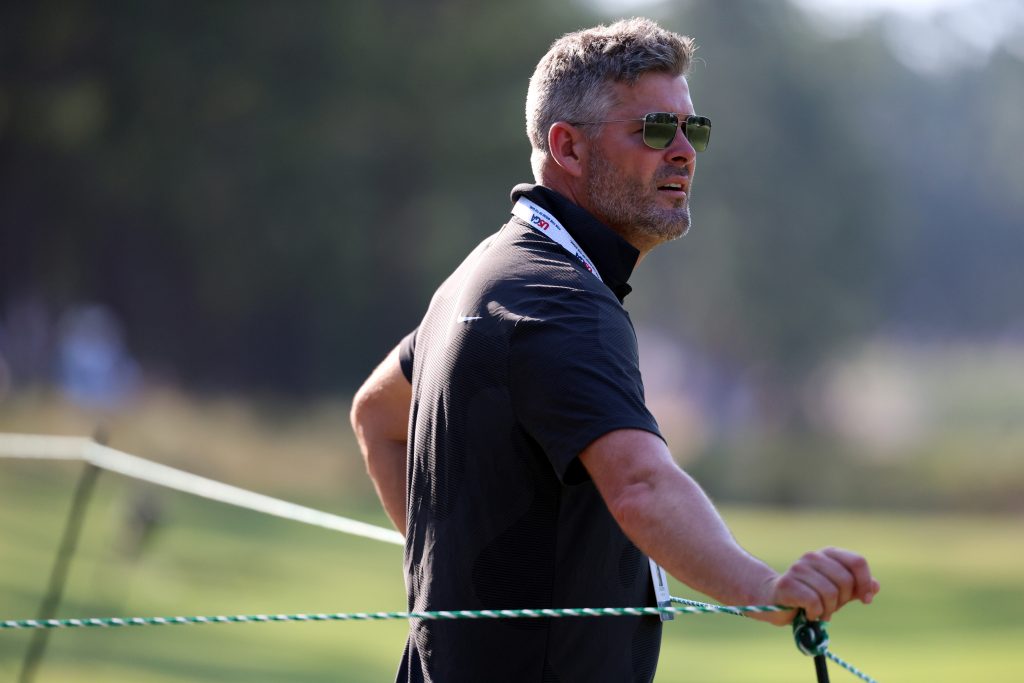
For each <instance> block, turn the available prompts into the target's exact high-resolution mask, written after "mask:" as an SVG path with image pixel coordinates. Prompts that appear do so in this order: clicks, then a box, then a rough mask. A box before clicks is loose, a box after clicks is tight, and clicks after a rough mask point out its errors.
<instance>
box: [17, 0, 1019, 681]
mask: <svg viewBox="0 0 1024 683" xmlns="http://www.w3.org/2000/svg"><path fill="white" fill-rule="evenodd" d="M876 4H878V3H875V2H862V3H857V4H856V5H850V4H848V3H842V2H840V1H839V0H799V1H796V0H794V2H786V1H783V0H720V1H718V2H712V1H710V0H703V1H698V0H690V1H687V2H667V3H658V2H637V1H636V0H633V1H627V0H617V1H616V0H601V1H600V2H598V1H597V0H593V1H592V2H561V3H550V2H542V1H541V0H524V1H523V2H519V3H514V4H513V3H472V2H468V1H465V0H430V1H422V0H419V1H416V2H413V1H412V0H397V1H396V2H391V3H386V4H381V3H370V2H336V3H328V2H322V3H306V4H303V5H298V6H296V5H291V4H285V3H274V2H255V3H241V2H220V3H197V2H175V3H169V2H148V3H103V4H102V5H100V4H94V3H87V2H76V1H73V0H64V1H57V0H41V1H39V2H34V3H7V4H5V5H4V6H3V7H2V8H0V431H13V432H30V433H46V434H74V435H88V434H91V433H92V432H93V430H95V429H96V427H97V426H98V425H101V424H102V425H104V426H105V428H106V429H107V431H108V432H109V433H110V435H111V445H113V446H114V447H116V448H120V449H122V450H126V451H130V452H132V453H136V454H138V455H141V456H143V457H146V458H150V459H153V460H157V461H159V462H163V463H167V464H170V465H173V466H177V467H182V468H184V469H188V470H190V471H194V472H197V473H199V474H203V475H205V476H209V477H213V478H216V479H221V480H225V481H229V482H231V483H234V484H237V485H240V486H244V487H247V488H252V489H256V490H259V491H261V492H264V493H269V494H271V495H277V496H282V497H286V498H288V499H290V500H296V501H298V502H303V503H305V504H309V505H314V506H317V507H321V508H324V509H329V510H333V511H336V512H339V513H341V514H346V515H349V516H355V517H358V518H360V519H366V520H368V521H376V522H378V523H381V524H383V523H385V520H384V517H383V515H382V514H381V513H380V511H379V509H378V506H377V505H376V503H375V501H374V499H373V494H372V487H371V486H370V484H369V482H368V480H367V479H366V476H365V474H364V473H363V470H362V464H361V462H360V459H359V456H358V453H357V451H356V449H355V445H354V441H353V439H352V436H351V433H350V430H349V428H348V426H347V409H348V402H349V400H350V397H351V394H352V392H353V390H354V389H355V387H356V386H357V385H358V383H359V382H360V381H361V379H362V378H363V377H365V375H366V374H367V373H368V372H369V371H370V369H371V368H372V367H373V366H374V364H375V363H376V362H378V361H379V359H380V358H382V357H383V356H384V354H385V353H386V352H387V350H388V349H390V348H391V346H392V345H393V344H394V343H396V342H397V340H398V339H399V338H400V337H401V335H402V334H404V333H405V332H406V331H408V330H409V329H411V328H412V327H413V326H415V325H416V323H417V321H418V318H419V316H420V315H421V313H422V310H423V308H424V307H425V305H426V302H427V301H428V299H429V297H430V295H431V293H432V292H433V289H434V287H436V285H437V284H438V283H439V282H440V281H441V279H442V278H443V277H444V276H445V275H446V274H447V272H448V271H449V270H450V269H451V268H452V267H454V265H456V264H457V263H458V262H459V261H460V260H461V258H462V257H463V255H464V254H465V252H466V251H468V250H469V249H470V248H471V247H472V246H473V245H475V244H476V243H477V242H478V241H479V240H480V239H482V238H483V237H484V236H486V235H487V234H490V233H491V232H493V231H494V230H495V229H496V228H497V227H498V226H500V225H501V224H502V223H503V222H504V221H505V220H506V217H507V212H508V209H509V206H510V205H509V203H508V192H509V190H510V189H511V187H512V186H513V185H514V184H515V183H518V182H523V181H528V180H530V170H529V163H528V157H529V146H528V143H527V141H526V137H525V133H524V131H523V128H524V124H523V100H524V97H525V92H526V87H527V81H528V78H529V75H530V73H531V72H532V69H533V67H534V65H535V64H536V61H537V60H538V59H539V58H540V56H541V55H542V54H543V53H544V51H545V50H546V48H547V46H548V45H549V44H550V42H551V41H552V40H554V39H555V38H556V37H557V36H558V35H560V34H561V33H564V32H566V31H569V30H575V29H577V28H580V27H583V26H588V25H592V24H594V23H596V22H599V21H607V20H610V19H613V18H616V17H618V16H623V15H629V14H633V13H638V14H646V15H649V16H652V17H653V18H655V19H658V20H660V21H661V22H662V23H663V25H665V26H666V27H668V28H671V29H674V30H678V31H680V32H683V33H687V34H690V35H692V36H694V37H695V38H696V40H697V42H698V43H699V45H700V49H699V52H698V55H699V59H698V60H697V63H696V64H695V65H694V69H693V72H692V74H691V76H690V83H691V91H692V93H693V97H694V103H695V105H696V108H697V111H698V112H699V113H701V114H706V115H708V116H710V117H711V118H712V119H713V120H714V125H715V134H714V137H713V140H712V142H711V146H710V148H709V150H708V152H707V153H705V154H702V155H701V157H700V159H699V163H698V173H697V176H696V183H695V190H694V193H693V200H692V203H693V213H694V219H695V220H694V228H693V230H692V231H691V233H690V234H689V235H687V236H686V237H685V238H684V239H683V240H681V241H680V242H678V243H675V244H672V245H668V246H666V247H663V248H662V249H659V250H657V251H656V252H655V253H653V254H652V255H651V256H650V257H649V258H647V259H646V260H645V261H644V262H643V264H642V265H641V267H640V268H638V270H637V272H636V274H635V275H634V278H633V281H632V283H633V285H634V286H635V291H634V293H633V294H631V295H630V297H629V299H628V300H627V307H628V308H629V310H630V312H631V315H632V317H633V320H634V322H635V324H636V326H637V330H638V336H639V338H640V347H641V357H642V362H643V365H644V372H645V379H646V384H647V386H646V389H647V395H648V399H649V402H650V404H651V406H652V409H653V410H654V412H655V414H656V416H657V417H658V419H659V422H660V423H661V424H662V426H663V428H664V431H665V434H666V436H667V437H668V439H669V442H670V444H671V445H672V447H673V451H674V453H675V455H676V457H677V458H678V459H679V461H680V463H682V464H683V465H684V466H685V467H686V468H687V469H688V470H690V471H691V472H693V473H694V474H695V476H697V477H698V479H699V480H700V481H701V482H702V483H703V484H704V485H705V487H706V488H707V489H708V490H709V492H710V493H711V494H712V496H713V497H714V498H715V499H716V500H717V501H719V502H720V503H722V504H723V506H724V509H725V514H726V517H727V520H728V521H729V522H730V524H731V525H732V526H733V527H734V529H735V531H736V533H737V535H738V536H739V537H740V540H741V541H742V542H743V543H744V544H745V545H747V546H748V547H749V548H750V549H751V550H753V551H754V552H755V553H757V554H759V555H761V556H763V557H765V558H766V559H768V560H769V561H771V562H772V563H773V564H774V565H776V566H778V567H780V568H781V567H783V566H785V565H786V564H787V563H788V562H790V561H791V560H792V559H794V558H795V556H796V555H797V554H799V553H800V552H802V551H803V550H805V549H807V548H811V547H815V546H819V545H824V544H837V545H847V546H851V547H854V548H857V549H858V550H861V551H862V552H864V553H865V554H867V555H868V556H869V558H870V559H871V560H872V562H873V565H874V567H875V570H876V572H877V573H878V574H879V576H880V577H881V579H882V581H883V584H884V592H883V593H882V594H881V595H880V596H879V601H878V603H877V604H876V605H874V606H872V607H870V608H863V607H856V606H855V607H851V608H850V609H849V610H847V611H846V612H844V613H842V614H841V615H840V616H839V617H838V618H837V621H836V623H835V625H834V628H833V644H834V647H835V650H836V651H837V652H838V653H839V654H840V655H841V656H846V657H848V658H849V659H851V660H852V661H853V662H854V663H856V664H858V665H860V666H862V667H863V668H864V669H866V670H867V671H868V672H869V673H871V674H874V675H876V676H877V677H878V678H880V679H882V680H907V681H912V680H920V681H934V680H943V679H944V680H958V679H973V680H985V679H993V680H994V679H997V678H999V677H1002V678H1006V677H1007V676H1009V672H1010V671H1012V669H1011V668H1010V666H1011V657H1012V650H1013V646H1012V643H1014V642H1019V640H1020V638H1021V637H1022V636H1024V626H1021V622H1020V619H1019V616H1017V615H1018V614H1019V610H1020V608H1021V607H1024V581H1022V580H1021V579H1020V577H1021V576H1024V573H1022V572H1021V569H1022V567H1021V562H1022V557H1024V553H1022V552H1021V543H1022V539H1024V533H1022V532H1024V526H1022V522H1024V457H1022V456H1024V420H1022V419H1021V416H1022V415H1024V307H1022V306H1021V305H1020V301H1021V297H1022V293H1024V268H1022V267H1021V263H1022V256H1024V230H1022V227H1024V193H1022V192H1021V183H1020V179H1019V175H1020V170H1021V164H1020V160H1019V152H1020V150H1021V149H1024V117H1022V116H1021V112H1022V111H1024V79H1021V77H1020V75H1021V73H1022V62H1024V9H1022V8H1021V6H1020V5H1019V3H1017V2H1014V0H1005V1H1004V0H974V1H971V0H946V1H945V2H937V3H935V4H936V8H935V9H933V10H931V11H925V10H920V11H916V12H915V11H911V10H910V8H912V7H917V6H918V3H903V4H902V5H903V7H904V9H903V11H899V12H897V11H895V10H890V11H882V10H878V11H874V10H873V9H872V7H874V5H876ZM76 476H77V470H76V468H75V467H74V466H71V465H66V464H64V465H58V464H50V463H25V462H11V461H4V460H0V618H4V619H7V618H27V617H30V616H32V615H33V614H34V613H35V610H36V609H37V607H38V603H39V600H40V599H41V597H42V591H43V588H44V585H45V576H46V572H47V571H48V567H49V563H50V562H51V560H52V555H53V553H54V551H55V549H56V546H57V543H58V539H59V534H60V529H61V524H62V520H63V516H64V515H65V513H66V510H67V506H68V505H69V499H70V495H71V490H72V488H73V485H74V479H75V477H76ZM140 510H142V511H150V512H151V513H152V514H153V516H154V519H155V520H156V521H155V524H154V526H153V527H152V529H151V531H152V536H151V537H147V538H148V540H147V541H146V542H143V541H142V540H140V538H139V537H138V534H137V527H136V526H133V522H132V520H134V519H137V518H138V516H139V514H140ZM678 592H681V593H683V594H684V595H685V594H686V592H685V590H684V589H682V588H680V589H679V591H678ZM403 606H404V597H403V589H402V577H401V566H400V551H399V550H398V549H397V548H392V547H388V546H385V547H378V544H375V543H373V542H371V541H363V540H360V539H347V538H343V537H338V536H337V535H336V534H331V533H330V532H326V531H322V530H317V529H304V528H301V527H300V528H297V527H296V525H294V524H292V523H289V522H283V521H276V520H270V519H265V518H263V517H262V516H260V515H257V514H254V513H247V512H242V511H236V510H231V509H227V508H225V507H223V506H220V505H217V504H214V503H207V502H202V501H196V500H192V499H189V498H188V497H186V496H182V495H179V494H170V493H166V492H159V491H156V490H154V489H152V488H151V487H145V486H141V485H136V484H133V483H131V482H127V481H125V480H123V479H121V478H119V477H116V476H114V475H103V476H102V477H101V479H100V487H99V489H98V490H97V493H96V496H95V500H94V502H93V506H92V508H91V509H90V512H89V516H88V518H87V520H86V527H85V537H84V539H83V542H82V547H81V551H80V555H79V558H78V561H77V562H76V564H75V567H74V570H73V572H72V578H71V583H70V585H69V587H68V593H67V596H66V600H65V603H64V605H63V607H62V609H61V615H62V616H104V615H118V614H138V615H150V614H166V615H169V614H212V613H218V612H224V613H250V612H263V611H273V612H305V611H353V610H362V609H368V610H369V609H372V610H391V609H400V608H402V607H403ZM403 632H404V627H403V625H401V624H367V625H361V624H332V625H323V624H320V625H261V626H216V627H209V628H203V627H183V628H171V627H164V628H162V629H159V630H158V629H140V630H138V631H132V632H128V631H118V632H114V631H109V632H108V631H100V632H93V631H90V632H88V633H84V632H83V633H78V632H76V633H72V632H62V633H57V634H54V636H53V641H52V643H51V650H50V659H48V660H47V662H45V663H44V665H43V667H42V669H41V670H40V675H39V678H38V679H37V680H40V681H47V680H50V681H78V680H82V681H87V680H88V681H92V680H104V681H115V680H118V681H119V680H125V681H127V680H132V681H186V680H189V681H195V680H203V681H214V680H218V681H219V680H242V679H245V680H265V681H282V680H289V681H291V680H295V681H319V680H325V681H326V680H345V681H371V680H387V679H389V678H390V677H391V675H392V674H393V671H394V667H395V665H396V663H397V660H398V657H399V654H400V649H401V644H402V637H403ZM666 634H667V639H666V644H665V648H664V655H663V658H662V664H661V667H660V669H659V675H658V680H659V681H664V682H669V681H677V680H678V681H682V680H701V681H710V680H714V681H730V680H737V681H738V680H765V681H768V680H779V681H783V680H787V681H788V680H805V679H806V680H810V675H809V674H810V662H809V661H805V660H804V659H803V658H802V657H801V656H800V655H798V654H797V653H796V652H795V649H794V648H793V647H792V645H791V643H789V642H788V635H786V634H785V633H784V632H783V631H781V630H780V631H774V632H773V631H772V630H771V629H768V628H767V627H764V626H763V625H759V624H751V623H747V622H743V621H740V620H732V619H728V618H718V617H693V618H690V617H687V618H685V619H683V620H682V623H680V622H676V623H675V624H672V625H670V627H669V628H668V629H667V630H666ZM26 643H27V637H25V634H12V633H10V632H5V633H2V634H0V678H3V679H4V680H7V679H10V680H13V679H14V677H15V676H16V671H17V669H18V667H19V665H20V659H21V656H22V653H23V651H24V647H25V644H26ZM740 652H743V653H749V656H748V657H742V658H741V657H737V656H736V653H740ZM846 675H847V674H844V673H842V672H838V671H835V672H834V673H833V677H834V678H835V679H837V680H842V679H843V677H845V676H846ZM851 680H852V679H851Z"/></svg>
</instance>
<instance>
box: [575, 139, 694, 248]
mask: <svg viewBox="0 0 1024 683" xmlns="http://www.w3.org/2000/svg"><path fill="white" fill-rule="evenodd" d="M591 149H592V150H594V148H593V147H591ZM594 152H596V153H591V155H590V156H589V158H588V160H587V194H588V197H587V198H588V201H589V202H590V209H591V211H592V212H593V213H594V214H595V215H596V216H597V217H598V218H600V219H601V220H602V221H604V222H605V223H607V224H608V226H609V227H611V228H614V229H616V230H617V231H619V232H620V233H621V234H623V235H624V236H628V235H633V236H635V237H637V238H638V239H640V240H642V241H644V242H653V243H655V244H660V243H662V242H668V241H670V240H674V239H678V238H680V237H682V236H683V235H685V234H686V232H687V231H688V230H689V229H690V196H689V192H687V196H686V197H685V198H684V199H679V200H676V201H675V202H674V206H673V207H672V208H670V209H663V208H661V207H659V206H658V205H657V203H656V202H657V199H658V197H657V192H658V190H657V189H656V188H652V187H648V186H645V185H643V184H642V183H641V182H640V181H639V180H637V179H635V178H628V177H624V176H623V175H622V174H621V173H620V172H619V171H618V169H617V168H615V167H614V166H613V165H612V164H611V163H609V162H608V159H607V158H606V157H605V156H604V155H603V154H601V153H600V152H597V151H596V150H594ZM678 174H679V171H678V169H670V170H669V171H668V172H666V173H665V174H664V175H665V176H666V177H667V176H669V175H678Z"/></svg>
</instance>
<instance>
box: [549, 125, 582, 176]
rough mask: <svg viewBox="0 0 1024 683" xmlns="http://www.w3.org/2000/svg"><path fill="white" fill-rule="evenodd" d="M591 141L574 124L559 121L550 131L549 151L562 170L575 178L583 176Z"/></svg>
mask: <svg viewBox="0 0 1024 683" xmlns="http://www.w3.org/2000/svg"><path fill="white" fill-rule="evenodd" d="M588 144H589V141H588V140H587V138H586V137H585V136H584V135H583V132H582V131H581V130H580V129H579V128H577V127H576V126H573V125H572V124H569V123H565V122H564V121H558V122H556V123H554V124H552V125H551V128H550V129H549V130H548V149H549V150H551V158H552V159H553V160H554V161H555V163H556V164H558V165H559V166H560V167H561V168H562V170H564V171H565V172H566V173H568V174H569V175H571V176H573V177H577V178H578V177H580V176H581V175H583V168H584V166H585V161H586V155H587V150H588Z"/></svg>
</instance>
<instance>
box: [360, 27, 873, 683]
mask: <svg viewBox="0 0 1024 683" xmlns="http://www.w3.org/2000/svg"><path fill="white" fill-rule="evenodd" d="M693 49H694V48H693V43H692V41H691V40H690V39H689V38H685V37H682V36H679V35H676V34H674V33H671V32H668V31H665V30H663V29H661V28H660V27H658V26H657V25H656V24H654V23H653V22H651V21H648V20H642V19H633V20H629V21H624V22H619V23H616V24H613V25H612V26H608V27H597V28H594V29H590V30H586V31H581V32H578V33H573V34H569V35H566V36H564V37H562V38H561V39H559V40H558V41H556V42H555V43H554V45H553V46H552V47H551V49H550V51H549V52H548V53H547V54H546V55H545V56H544V57H543V59H541V61H540V63H539V65H538V66H537V70H536V72H535V73H534V76H533V78H532V79H531V81H530V87H529V92H528V95H527V131H528V133H529V136H530V141H531V144H532V147H533V153H532V165H533V170H534V175H535V179H536V181H537V184H536V185H532V186H531V185H521V186H518V187H516V188H515V189H514V190H513V193H512V200H513V210H512V214H513V216H512V218H511V219H510V221H509V222H508V223H507V224H506V225H505V226H504V227H503V228H502V229H501V230H500V231H499V232H498V233H496V234H495V235H493V236H491V237H490V238H488V239H487V240H485V241H484V242H483V243H482V244H481V245H480V246H479V247H477V249H476V250H474V251H473V253H471V254H470V255H469V257H468V258H467V259H466V260H465V261H464V262H463V263H462V264H461V265H460V266H459V267H458V268H457V269H456V270H455V272H454V273H453V274H452V275H451V276H450V277H449V278H448V280H447V281H446V282H445V283H444V284H442V285H441V287H440V288H439V289H438V290H437V292H436V293H435V295H434V297H433V299H432V301H431V303H430V306H429V308H428V310H427V313H426V315H425V316H424V318H423V320H422V322H421V324H420V325H419V327H418V328H417V330H416V331H415V332H413V333H412V334H410V335H409V336H408V337H407V338H406V339H405V340H404V341H403V342H402V344H400V345H399V346H398V347H397V348H396V349H394V350H393V351H392V352H391V353H390V355H388V357H387V358H386V359H385V360H384V362H383V363H382V364H381V365H380V366H379V367H378V368H377V369H376V370H374V372H373V373H372V375H371V376H370V378H369V379H368V380H367V381H366V383H365V384H364V385H363V386H362V387H361V388H360V390H359V392H358V393H357V395H356V397H355V399H354V404H353V409H352V423H353V426H354V428H355V431H356V435H357V438H358V440H359V444H360V447H361V449H362V451H363V454H364V456H365V458H366V464H367V469H368V471H369V473H370V476H371V478H372V479H373V481H374V483H375V485H376V487H377V492H378V494H379V496H380V499H381V501H382V503H383V505H384V508H385V509H386V511H387V513H388V515H389V516H390V517H391V519H392V521H393V522H394V524H395V526H396V527H397V528H398V529H399V530H400V531H402V532H404V533H405V534H406V551H405V571H406V585H407V589H408V597H409V608H410V609H415V610H443V609H500V608H536V607H605V606H649V605H653V604H656V601H657V598H656V595H655V588H654V585H655V583H656V582H657V580H658V579H659V578H660V573H661V572H660V570H659V569H658V568H657V565H652V564H649V562H648V558H650V559H651V560H653V561H655V562H657V563H659V564H660V565H661V566H662V567H664V569H665V570H667V571H668V572H669V573H671V574H672V575H673V576H675V577H676V578H677V579H679V580H680V581H682V582H684V583H686V584H688V585H689V586H691V587H693V588H695V589H697V590H699V591H701V592H703V593H705V594H708V595H710V596H712V597H714V598H715V599H717V600H719V601H721V602H723V603H727V604H783V605H787V606H791V607H795V608H803V609H804V610H806V612H807V614H808V617H809V618H810V619H812V620H814V619H827V618H828V617H829V616H830V615H831V614H832V613H833V612H835V611H836V610H837V609H839V608H840V607H842V606H843V605H844V604H845V603H847V602H849V601H850V600H853V599H859V600H861V601H863V602H865V603H867V602H870V601H871V599H872V597H873V596H874V594H875V593H877V592H878V590H879V586H878V583H877V582H876V581H875V580H874V579H873V578H872V576H871V573H870V571H869V569H868V566H867V563H866V562H865V561H864V559H863V558H861V557H860V556H858V555H855V554H854V553H851V552H848V551H844V550H839V549H834V548H829V549H825V550H822V551H818V552H812V553H808V554H806V555H804V556H803V557H801V558H800V559H799V560H797V561H796V562H795V563H794V564H793V565H792V566H791V567H790V568H789V569H788V570H787V571H786V572H784V573H783V574H778V573H776V572H775V571H774V570H772V569H771V568H769V567H768V566H767V565H765V564H764V563H763V562H761V561H760V560H757V559H755V558H754V557H752V556H751V555H749V554H748V553H746V552H745V551H744V550H743V549H742V548H741V547H740V546H739V545H738V544H737V542H736V541H735V540H734V539H733V537H732V535H731V534H730V533H729V531H728V529H727V528H726V526H725V524H724V523H723V521H722V520H721V518H720V517H719V515H718V513H717V512H716V510H715V508H714V507H713V505H712V504H711V502H710V501H709V500H708V498H707V496H705V494H704V493H703V491H702V490H701V489H700V487H699V486H698V485H697V484H696V483H695V482H694V481H693V480H692V479H691V478H690V477H689V476H688V475H687V474H686V473H685V472H683V471H682V470H681V469H680V468H679V467H678V466H677V465H676V464H675V462H674V461H673V460H672V457H671V455H670V454H669V451H668V448H667V447H666V445H665V443H664V441H663V440H662V439H661V437H660V434H659V431H658V426H657V423H656V422H655V420H654V418H653V417H652V416H651V414H650V412H649V411H648V410H647V408H646V406H645V404H644V397H643V385H642V383H641V378H640V373H639V369H638V363H637V347H636V338H635V335H634V332H633V328H632V324H631V322H630V320H629V316H628V314H627V313H626V312H625V309H624V308H623V307H622V301H623V298H624V297H625V296H626V295H627V294H628V293H629V291H630V287H629V285H628V284H626V281H627V279H628V278H629V276H630V274H631V272H632V269H633V267H634V266H635V265H636V264H637V263H639V262H640V260H642V259H643V257H644V256H645V255H646V254H647V253H648V252H650V251H651V249H653V248H654V247H656V246H658V245H659V244H662V243H664V242H666V241H669V240H672V239H674V238H677V237H679V236H680V235H682V234H683V233H685V232H686V230H687V229H688V228H689V225H690V213H689V194H690V187H691V182H692V180H693V173H694V168H695V161H696V153H697V151H698V150H701V149H703V148H704V147H705V146H706V144H707V140H708V136H709V135H710V121H708V120H707V119H704V118H702V117H698V116H696V114H695V111H694V107H693V103H692V101H691V99H690V93H689V89H688V86H687V82H686V78H685V72H686V70H687V68H688V65H689V63H690V59H691V55H692V52H693ZM645 556H646V557H645ZM760 618H762V619H763V620H765V621H771V622H774V623H776V624H783V623H788V622H789V621H790V620H791V619H792V618H793V612H787V613H778V614H772V615H764V616H762V617H760ZM660 637H661V623H660V620H659V619H658V618H657V617H609V618H594V619H544V620H493V621H491V620H488V621H447V622H440V621H425V620H413V623H412V624H411V627H410V633H409V638H408V641H407V644H406V648H405V653H404V656H403V659H402V663H401V668H400V670H399V674H398V680H399V681H442V682H444V683H449V682H451V681H485V680H486V681H510V682H512V681H514V682H515V683H522V682H524V681H536V682H537V683H541V682H543V681H562V682H567V681H615V682H619V681H650V680H652V679H653V677H654V670H655V667H656V664H657V658H658V649H659V644H660Z"/></svg>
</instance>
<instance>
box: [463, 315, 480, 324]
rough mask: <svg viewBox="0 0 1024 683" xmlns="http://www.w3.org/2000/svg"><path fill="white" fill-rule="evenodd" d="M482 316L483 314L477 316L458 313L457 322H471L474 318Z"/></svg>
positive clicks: (477, 318) (478, 318)
mask: <svg viewBox="0 0 1024 683" xmlns="http://www.w3.org/2000/svg"><path fill="white" fill-rule="evenodd" d="M482 317H483V316H479V315H460V316H459V322H460V323H471V322H473V321H474V320H480V318H482Z"/></svg>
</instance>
